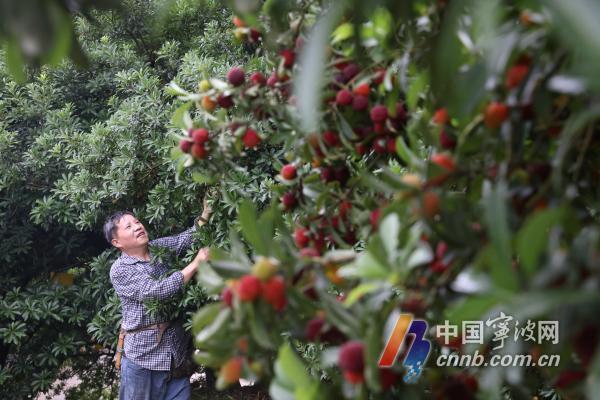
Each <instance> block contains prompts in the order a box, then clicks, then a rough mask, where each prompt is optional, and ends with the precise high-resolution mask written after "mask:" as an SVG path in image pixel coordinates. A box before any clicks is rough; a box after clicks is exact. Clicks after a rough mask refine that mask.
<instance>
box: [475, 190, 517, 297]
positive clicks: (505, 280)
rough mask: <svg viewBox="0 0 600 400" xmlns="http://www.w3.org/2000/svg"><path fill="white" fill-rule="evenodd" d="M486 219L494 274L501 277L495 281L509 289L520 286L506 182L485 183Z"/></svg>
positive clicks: (484, 206)
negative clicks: (513, 250)
mask: <svg viewBox="0 0 600 400" xmlns="http://www.w3.org/2000/svg"><path fill="white" fill-rule="evenodd" d="M483 193H484V194H483V197H482V203H483V209H484V220H485V223H486V228H487V231H488V234H489V236H490V238H491V241H492V246H493V250H494V251H493V254H491V256H492V258H491V259H490V261H492V268H493V276H494V277H495V278H501V280H496V281H495V283H496V284H498V285H500V287H502V288H504V289H508V290H512V291H514V290H516V289H517V287H518V284H517V279H516V276H515V275H514V271H513V269H512V251H511V233H510V228H509V226H508V210H507V207H506V198H507V191H506V183H505V182H499V183H498V184H497V185H496V187H492V186H491V183H490V182H487V181H486V182H485V183H484V189H483Z"/></svg>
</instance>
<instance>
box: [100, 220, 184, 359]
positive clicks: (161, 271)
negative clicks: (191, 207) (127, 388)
mask: <svg viewBox="0 0 600 400" xmlns="http://www.w3.org/2000/svg"><path fill="white" fill-rule="evenodd" d="M195 230H196V224H194V226H193V227H192V228H189V229H188V230H186V231H184V232H182V233H180V234H179V235H174V236H168V237H164V238H160V239H155V240H152V241H150V242H149V243H148V244H149V245H150V246H160V247H168V248H170V249H173V250H175V251H176V252H177V255H180V254H181V252H182V251H184V250H185V249H187V248H189V247H190V246H191V244H192V232H194V231H195ZM168 270H169V268H168V267H167V266H166V265H164V264H161V263H158V262H155V263H152V262H151V261H144V260H141V259H139V258H136V257H131V256H128V255H127V254H125V253H121V257H119V258H118V259H117V260H116V261H115V262H114V263H113V265H112V267H111V268H110V281H111V282H112V285H113V287H114V288H115V291H116V292H117V295H118V296H119V299H120V300H121V308H122V314H123V320H122V327H123V329H125V330H134V329H139V328H141V327H144V326H148V325H153V324H158V323H161V322H166V321H167V319H166V318H165V317H161V316H157V315H156V316H152V317H151V316H150V314H149V313H148V310H147V309H146V307H145V306H144V300H149V299H159V300H162V299H167V298H170V297H173V296H175V295H177V294H179V293H181V291H182V289H183V274H182V273H181V272H180V271H176V272H174V273H173V274H171V275H170V276H168V277H163V278H160V277H161V276H163V275H165V274H166V273H167V272H168ZM157 336H158V329H149V330H143V331H140V332H136V333H128V334H127V335H126V336H125V345H124V351H125V355H126V357H127V358H128V359H130V360H131V361H133V362H134V363H136V364H138V365H139V366H141V367H144V368H147V369H150V370H154V371H168V370H170V369H171V358H173V361H174V364H175V366H176V367H178V366H179V365H181V363H182V362H183V360H184V359H185V356H186V354H187V350H188V337H187V335H186V334H185V331H184V330H183V327H182V326H181V324H179V323H172V324H170V325H169V327H168V329H167V330H166V331H165V332H164V334H163V337H162V340H161V341H160V343H156V340H157Z"/></svg>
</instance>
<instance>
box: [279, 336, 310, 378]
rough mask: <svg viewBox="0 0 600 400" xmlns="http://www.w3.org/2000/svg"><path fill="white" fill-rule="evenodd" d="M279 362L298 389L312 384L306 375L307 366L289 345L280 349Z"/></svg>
mask: <svg viewBox="0 0 600 400" xmlns="http://www.w3.org/2000/svg"><path fill="white" fill-rule="evenodd" d="M277 360H278V361H279V362H280V363H281V366H282V368H283V370H284V371H285V373H286V375H287V376H288V377H289V378H290V380H291V381H292V383H293V384H294V385H295V386H296V387H298V386H309V385H310V384H311V379H310V376H309V375H308V374H307V373H306V365H304V363H303V362H302V361H301V360H300V359H299V358H298V356H297V355H296V354H295V353H294V351H293V350H292V349H291V348H290V345H289V344H287V343H285V344H283V345H282V346H281V347H280V348H279V354H278V356H277Z"/></svg>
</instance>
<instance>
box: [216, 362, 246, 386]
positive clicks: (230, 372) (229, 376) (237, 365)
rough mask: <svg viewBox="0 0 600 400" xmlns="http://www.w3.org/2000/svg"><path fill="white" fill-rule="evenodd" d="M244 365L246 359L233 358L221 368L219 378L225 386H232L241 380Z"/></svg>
mask: <svg viewBox="0 0 600 400" xmlns="http://www.w3.org/2000/svg"><path fill="white" fill-rule="evenodd" d="M243 363H244V359H243V358H242V357H233V358H230V359H229V360H227V361H226V362H225V364H223V365H222V366H221V369H220V371H219V376H220V377H221V379H222V380H223V382H224V383H225V384H227V385H230V384H232V383H236V382H238V381H239V380H240V377H241V376H242V366H243Z"/></svg>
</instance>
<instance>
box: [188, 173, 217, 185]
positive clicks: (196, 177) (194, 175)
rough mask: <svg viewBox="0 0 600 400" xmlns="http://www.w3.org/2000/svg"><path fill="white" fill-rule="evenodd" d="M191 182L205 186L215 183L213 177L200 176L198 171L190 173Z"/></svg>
mask: <svg viewBox="0 0 600 400" xmlns="http://www.w3.org/2000/svg"><path fill="white" fill-rule="evenodd" d="M192 180H193V181H194V182H196V183H200V184H207V185H210V184H213V183H215V178H214V177H212V176H207V175H204V174H201V173H200V172H198V171H194V172H192Z"/></svg>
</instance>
